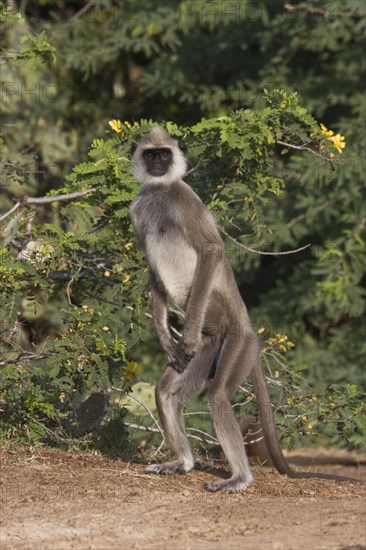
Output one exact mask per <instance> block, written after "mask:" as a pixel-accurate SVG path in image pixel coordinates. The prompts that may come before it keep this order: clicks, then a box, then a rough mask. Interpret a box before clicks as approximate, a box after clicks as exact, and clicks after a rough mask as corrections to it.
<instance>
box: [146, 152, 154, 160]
mask: <svg viewBox="0 0 366 550" xmlns="http://www.w3.org/2000/svg"><path fill="white" fill-rule="evenodd" d="M145 157H146V158H147V159H152V158H153V154H152V152H151V151H146V153H145Z"/></svg>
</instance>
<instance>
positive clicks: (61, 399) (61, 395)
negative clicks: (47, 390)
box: [60, 391, 65, 403]
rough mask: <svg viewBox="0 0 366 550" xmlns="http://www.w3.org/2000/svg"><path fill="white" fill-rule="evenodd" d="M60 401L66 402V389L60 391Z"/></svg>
mask: <svg viewBox="0 0 366 550" xmlns="http://www.w3.org/2000/svg"><path fill="white" fill-rule="evenodd" d="M60 401H61V403H65V392H64V391H62V392H61V393H60Z"/></svg>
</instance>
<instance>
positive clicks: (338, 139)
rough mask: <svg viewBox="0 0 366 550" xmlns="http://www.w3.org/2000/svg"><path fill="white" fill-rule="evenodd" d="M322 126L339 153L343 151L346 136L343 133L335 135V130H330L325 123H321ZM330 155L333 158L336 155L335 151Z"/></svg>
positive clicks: (322, 129)
mask: <svg viewBox="0 0 366 550" xmlns="http://www.w3.org/2000/svg"><path fill="white" fill-rule="evenodd" d="M320 128H321V131H322V133H323V134H324V135H325V136H326V137H327V138H328V140H329V141H331V142H332V145H333V147H335V148H336V149H337V151H338V153H342V149H344V148H345V146H346V142H345V138H344V136H341V134H336V135H334V132H333V131H332V130H328V128H327V127H326V126H324V124H320ZM329 157H330V158H331V159H332V158H333V157H334V155H333V153H330V155H329Z"/></svg>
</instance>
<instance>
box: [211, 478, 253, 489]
mask: <svg viewBox="0 0 366 550" xmlns="http://www.w3.org/2000/svg"><path fill="white" fill-rule="evenodd" d="M253 479H254V478H253V477H252V476H250V478H249V479H246V480H244V479H243V478H242V477H235V478H232V477H231V478H230V479H225V481H215V482H212V483H205V484H204V485H203V487H204V489H206V491H210V492H211V493H215V492H216V491H226V492H228V493H239V492H240V491H244V489H246V488H247V487H249V485H250V484H251V483H252V481H253Z"/></svg>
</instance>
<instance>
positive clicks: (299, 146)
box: [276, 139, 337, 164]
mask: <svg viewBox="0 0 366 550" xmlns="http://www.w3.org/2000/svg"><path fill="white" fill-rule="evenodd" d="M276 143H278V144H279V145H283V146H284V147H288V148H289V149H296V150H298V151H307V152H308V153H311V154H312V155H315V156H316V157H319V158H321V159H323V160H327V161H328V162H332V163H334V164H336V163H337V161H335V160H334V159H331V158H329V157H326V156H325V155H322V154H320V153H317V152H316V151H314V149H311V147H307V146H306V145H293V144H292V143H286V142H285V141H281V140H279V139H278V140H277V141H276Z"/></svg>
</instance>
